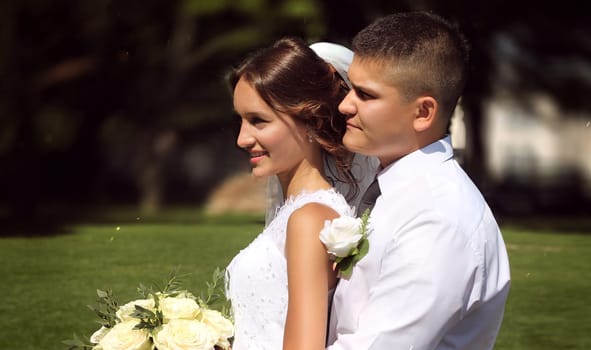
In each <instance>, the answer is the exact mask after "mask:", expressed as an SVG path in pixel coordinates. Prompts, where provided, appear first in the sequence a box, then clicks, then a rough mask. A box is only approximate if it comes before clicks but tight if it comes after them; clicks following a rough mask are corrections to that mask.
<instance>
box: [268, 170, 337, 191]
mask: <svg viewBox="0 0 591 350" xmlns="http://www.w3.org/2000/svg"><path fill="white" fill-rule="evenodd" d="M277 177H278V178H279V182H280V183H281V188H282V190H283V197H284V198H289V197H291V196H295V195H298V194H300V193H302V192H314V191H318V190H324V189H329V188H331V185H330V183H329V182H328V181H327V180H326V178H325V177H324V171H322V170H320V169H319V167H317V166H312V165H310V164H309V163H307V162H302V163H301V164H300V165H299V166H298V167H296V168H295V169H292V171H290V172H286V173H283V174H277Z"/></svg>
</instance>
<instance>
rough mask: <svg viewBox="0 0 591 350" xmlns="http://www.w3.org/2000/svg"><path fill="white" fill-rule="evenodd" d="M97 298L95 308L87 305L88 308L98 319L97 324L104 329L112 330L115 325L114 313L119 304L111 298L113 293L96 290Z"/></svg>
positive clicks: (115, 317) (108, 290)
mask: <svg viewBox="0 0 591 350" xmlns="http://www.w3.org/2000/svg"><path fill="white" fill-rule="evenodd" d="M96 294H97V296H98V298H97V300H96V303H97V305H96V306H92V305H88V308H89V309H91V310H92V311H94V312H95V313H96V315H97V316H98V318H99V319H100V321H99V323H100V324H101V325H103V326H104V327H106V328H112V327H113V326H115V323H117V316H116V312H117V310H118V309H119V304H118V302H117V300H116V299H115V297H114V296H113V291H112V290H110V289H107V290H100V289H97V290H96Z"/></svg>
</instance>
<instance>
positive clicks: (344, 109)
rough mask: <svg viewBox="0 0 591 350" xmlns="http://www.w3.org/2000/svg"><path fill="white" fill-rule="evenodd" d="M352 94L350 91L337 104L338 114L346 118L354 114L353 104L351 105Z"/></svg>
mask: <svg viewBox="0 0 591 350" xmlns="http://www.w3.org/2000/svg"><path fill="white" fill-rule="evenodd" d="M353 94H354V91H353V90H350V91H349V93H347V95H345V98H344V99H343V100H342V101H341V103H340V104H339V112H341V113H343V114H344V115H346V116H353V115H355V113H356V109H355V104H354V103H353Z"/></svg>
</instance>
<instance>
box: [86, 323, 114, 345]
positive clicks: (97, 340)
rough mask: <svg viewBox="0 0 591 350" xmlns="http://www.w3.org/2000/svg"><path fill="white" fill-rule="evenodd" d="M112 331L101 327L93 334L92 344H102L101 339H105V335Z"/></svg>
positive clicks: (91, 337)
mask: <svg viewBox="0 0 591 350" xmlns="http://www.w3.org/2000/svg"><path fill="white" fill-rule="evenodd" d="M110 330H111V329H110V328H107V327H104V326H103V327H101V328H99V329H98V330H97V331H96V332H94V333H92V335H91V336H90V342H91V343H93V344H98V343H100V341H101V339H103V338H104V337H105V335H107V333H109V331H110Z"/></svg>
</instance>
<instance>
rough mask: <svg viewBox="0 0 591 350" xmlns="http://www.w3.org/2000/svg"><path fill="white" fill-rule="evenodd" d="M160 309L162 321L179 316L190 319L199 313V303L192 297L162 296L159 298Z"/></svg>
mask: <svg viewBox="0 0 591 350" xmlns="http://www.w3.org/2000/svg"><path fill="white" fill-rule="evenodd" d="M160 309H161V310H162V315H163V316H164V322H168V320H174V319H179V318H182V319H186V320H192V319H194V318H195V317H197V315H199V304H197V302H196V301H195V299H192V298H184V297H180V298H173V297H168V298H163V299H161V300H160Z"/></svg>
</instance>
